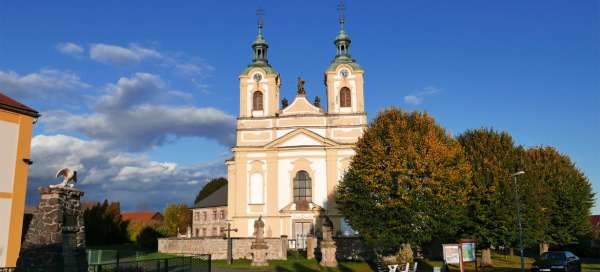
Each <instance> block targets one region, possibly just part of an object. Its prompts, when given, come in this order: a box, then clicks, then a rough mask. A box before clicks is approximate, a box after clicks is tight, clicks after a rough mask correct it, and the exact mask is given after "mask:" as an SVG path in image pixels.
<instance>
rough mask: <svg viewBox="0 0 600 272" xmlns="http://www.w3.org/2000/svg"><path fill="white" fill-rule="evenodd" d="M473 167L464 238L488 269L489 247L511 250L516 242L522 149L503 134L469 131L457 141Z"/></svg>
mask: <svg viewBox="0 0 600 272" xmlns="http://www.w3.org/2000/svg"><path fill="white" fill-rule="evenodd" d="M457 139H458V141H459V142H460V144H461V145H462V147H463V149H464V152H465V154H466V157H467V159H468V160H469V163H470V165H471V167H472V187H471V188H470V191H469V204H468V221H467V222H466V224H465V229H464V232H465V235H466V236H471V238H475V239H476V240H477V243H478V246H479V247H480V248H482V249H483V253H482V255H483V256H482V265H491V264H492V263H491V262H492V260H491V252H490V247H492V246H511V245H512V244H513V243H514V241H515V239H516V237H517V236H516V229H515V224H516V223H515V222H516V221H515V205H514V199H515V197H514V196H515V194H514V190H513V189H514V187H513V186H512V183H511V182H512V178H511V174H512V173H513V172H514V171H515V170H517V169H518V168H519V163H520V157H521V156H522V155H521V154H522V148H520V147H517V146H516V145H515V144H514V142H513V139H512V137H511V136H510V135H509V134H508V133H506V132H497V131H494V130H492V129H486V128H481V129H475V130H468V131H466V132H464V133H463V134H461V135H459V136H458V137H457Z"/></svg>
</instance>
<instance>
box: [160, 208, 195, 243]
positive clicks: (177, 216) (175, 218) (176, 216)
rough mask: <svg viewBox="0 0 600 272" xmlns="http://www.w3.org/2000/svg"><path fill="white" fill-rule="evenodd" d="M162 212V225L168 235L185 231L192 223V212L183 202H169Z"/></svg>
mask: <svg viewBox="0 0 600 272" xmlns="http://www.w3.org/2000/svg"><path fill="white" fill-rule="evenodd" d="M164 214H165V219H164V222H163V226H164V228H165V229H166V232H167V233H166V234H167V235H169V236H175V235H177V233H181V234H183V233H185V232H186V231H187V227H188V226H190V225H191V224H192V213H191V211H190V209H189V208H188V206H187V205H185V204H176V203H171V204H169V205H168V206H167V207H166V208H165V210H164Z"/></svg>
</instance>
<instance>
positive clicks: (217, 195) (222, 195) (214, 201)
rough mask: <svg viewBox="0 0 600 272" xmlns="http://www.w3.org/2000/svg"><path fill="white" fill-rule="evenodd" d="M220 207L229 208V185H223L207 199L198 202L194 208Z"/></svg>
mask: <svg viewBox="0 0 600 272" xmlns="http://www.w3.org/2000/svg"><path fill="white" fill-rule="evenodd" d="M219 206H227V185H223V186H222V187H221V188H219V189H218V190H216V191H214V192H213V193H212V194H210V195H209V196H207V197H206V198H204V199H202V200H200V201H198V202H197V203H196V205H194V208H210V207H219Z"/></svg>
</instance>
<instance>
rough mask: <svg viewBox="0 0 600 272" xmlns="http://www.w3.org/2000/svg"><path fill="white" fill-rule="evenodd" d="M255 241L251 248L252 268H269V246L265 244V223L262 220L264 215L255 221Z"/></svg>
mask: <svg viewBox="0 0 600 272" xmlns="http://www.w3.org/2000/svg"><path fill="white" fill-rule="evenodd" d="M253 235H254V241H253V242H252V246H250V249H251V252H252V266H268V265H269V263H268V262H267V254H268V250H269V246H267V243H266V242H265V222H263V220H262V215H261V216H259V217H258V219H257V220H256V221H254V233H253Z"/></svg>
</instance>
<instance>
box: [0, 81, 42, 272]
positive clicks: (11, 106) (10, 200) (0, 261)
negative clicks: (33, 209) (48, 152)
mask: <svg viewBox="0 0 600 272" xmlns="http://www.w3.org/2000/svg"><path fill="white" fill-rule="evenodd" d="M39 116H40V114H39V113H38V112H37V111H35V110H34V109H32V108H29V107H27V106H25V105H23V104H21V103H19V102H17V101H15V100H13V99H11V98H10V97H8V96H6V95H4V94H2V93H0V267H14V266H16V263H17V258H18V257H19V251H20V249H21V231H22V227H23V214H24V211H25V195H26V192H27V173H28V170H29V165H30V164H31V161H30V160H29V148H30V144H31V128H32V126H33V123H34V122H35V120H36V119H37V118H38V117H39Z"/></svg>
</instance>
